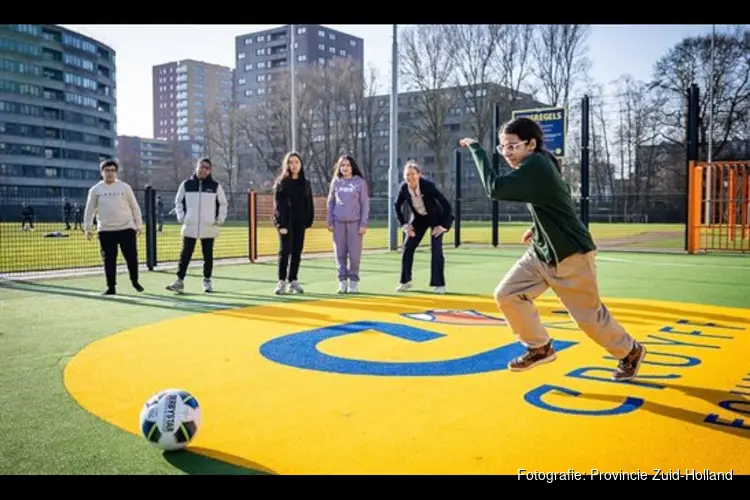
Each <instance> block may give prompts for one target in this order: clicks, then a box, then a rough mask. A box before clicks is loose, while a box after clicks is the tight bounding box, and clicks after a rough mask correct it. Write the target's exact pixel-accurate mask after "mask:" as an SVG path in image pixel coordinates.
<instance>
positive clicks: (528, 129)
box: [498, 117, 562, 174]
mask: <svg viewBox="0 0 750 500" xmlns="http://www.w3.org/2000/svg"><path fill="white" fill-rule="evenodd" d="M498 133H501V134H506V135H510V134H514V135H517V136H518V137H519V139H521V140H522V141H530V140H531V139H534V140H535V141H536V148H534V152H536V153H541V154H543V155H545V156H546V157H548V158H549V159H550V160H551V161H552V163H553V164H554V165H555V168H557V171H558V172H560V174H562V167H560V162H559V161H557V158H555V155H553V154H552V153H550V152H549V151H547V149H545V147H544V133H543V132H542V128H541V127H540V126H539V124H538V123H537V122H535V121H534V120H532V119H530V118H526V117H520V118H516V119H514V120H511V121H509V122H507V123H506V124H505V125H503V126H502V127H500V130H499V131H498Z"/></svg>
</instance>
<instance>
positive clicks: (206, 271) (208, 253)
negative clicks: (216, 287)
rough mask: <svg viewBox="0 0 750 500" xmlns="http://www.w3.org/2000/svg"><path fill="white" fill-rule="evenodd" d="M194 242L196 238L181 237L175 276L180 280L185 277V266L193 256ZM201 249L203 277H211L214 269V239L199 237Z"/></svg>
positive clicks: (186, 266)
mask: <svg viewBox="0 0 750 500" xmlns="http://www.w3.org/2000/svg"><path fill="white" fill-rule="evenodd" d="M196 243H197V240H196V239H195V238H187V237H184V238H182V251H180V264H179V266H178V267H177V277H178V278H180V279H181V280H184V279H185V274H186V273H187V268H188V266H189V265H190V260H191V259H192V258H193V252H194V251H195V244H196ZM201 251H202V252H203V277H204V278H206V279H211V275H212V274H213V271H214V239H213V238H203V239H201Z"/></svg>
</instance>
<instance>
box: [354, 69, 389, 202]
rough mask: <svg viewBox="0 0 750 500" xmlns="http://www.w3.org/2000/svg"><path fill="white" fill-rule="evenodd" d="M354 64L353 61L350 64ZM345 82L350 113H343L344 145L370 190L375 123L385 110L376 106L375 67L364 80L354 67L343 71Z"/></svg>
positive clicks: (376, 81)
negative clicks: (357, 164)
mask: <svg viewBox="0 0 750 500" xmlns="http://www.w3.org/2000/svg"><path fill="white" fill-rule="evenodd" d="M350 64H351V65H352V66H353V62H351V63H350ZM344 75H345V80H344V82H343V83H344V85H345V86H346V91H347V92H346V97H348V102H349V104H348V106H347V107H348V109H349V113H347V114H345V115H344V125H345V130H346V135H347V140H346V143H347V146H348V147H349V150H350V151H351V152H352V153H353V154H354V155H355V156H356V157H357V161H358V163H359V165H360V168H361V169H362V175H364V177H365V180H366V181H367V185H368V186H369V187H370V189H372V185H373V169H374V168H375V166H374V161H375V148H376V147H377V146H379V144H376V142H378V141H376V138H375V125H376V124H377V123H378V122H380V121H381V118H384V117H386V113H385V112H384V110H383V109H382V108H381V107H379V106H378V105H377V100H376V96H377V95H378V90H379V88H378V70H377V68H376V67H374V66H370V67H369V68H367V70H366V73H365V77H364V81H362V80H361V79H360V74H359V72H358V71H356V70H355V69H354V68H353V67H350V71H347V72H346V73H345V74H344Z"/></svg>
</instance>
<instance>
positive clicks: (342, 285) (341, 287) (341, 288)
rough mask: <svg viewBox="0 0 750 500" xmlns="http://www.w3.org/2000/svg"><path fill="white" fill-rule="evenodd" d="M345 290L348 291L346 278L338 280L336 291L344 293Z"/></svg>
mask: <svg viewBox="0 0 750 500" xmlns="http://www.w3.org/2000/svg"><path fill="white" fill-rule="evenodd" d="M347 291H349V289H348V287H347V285H346V280H341V281H339V289H338V293H346V292H347Z"/></svg>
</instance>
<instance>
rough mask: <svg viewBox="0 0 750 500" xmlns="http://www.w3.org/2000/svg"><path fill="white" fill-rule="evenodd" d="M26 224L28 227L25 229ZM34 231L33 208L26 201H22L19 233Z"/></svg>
mask: <svg viewBox="0 0 750 500" xmlns="http://www.w3.org/2000/svg"><path fill="white" fill-rule="evenodd" d="M26 224H28V225H29V227H28V228H27V227H26ZM33 230H34V207H32V206H31V205H30V204H29V202H28V201H24V202H23V205H22V206H21V231H33Z"/></svg>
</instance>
